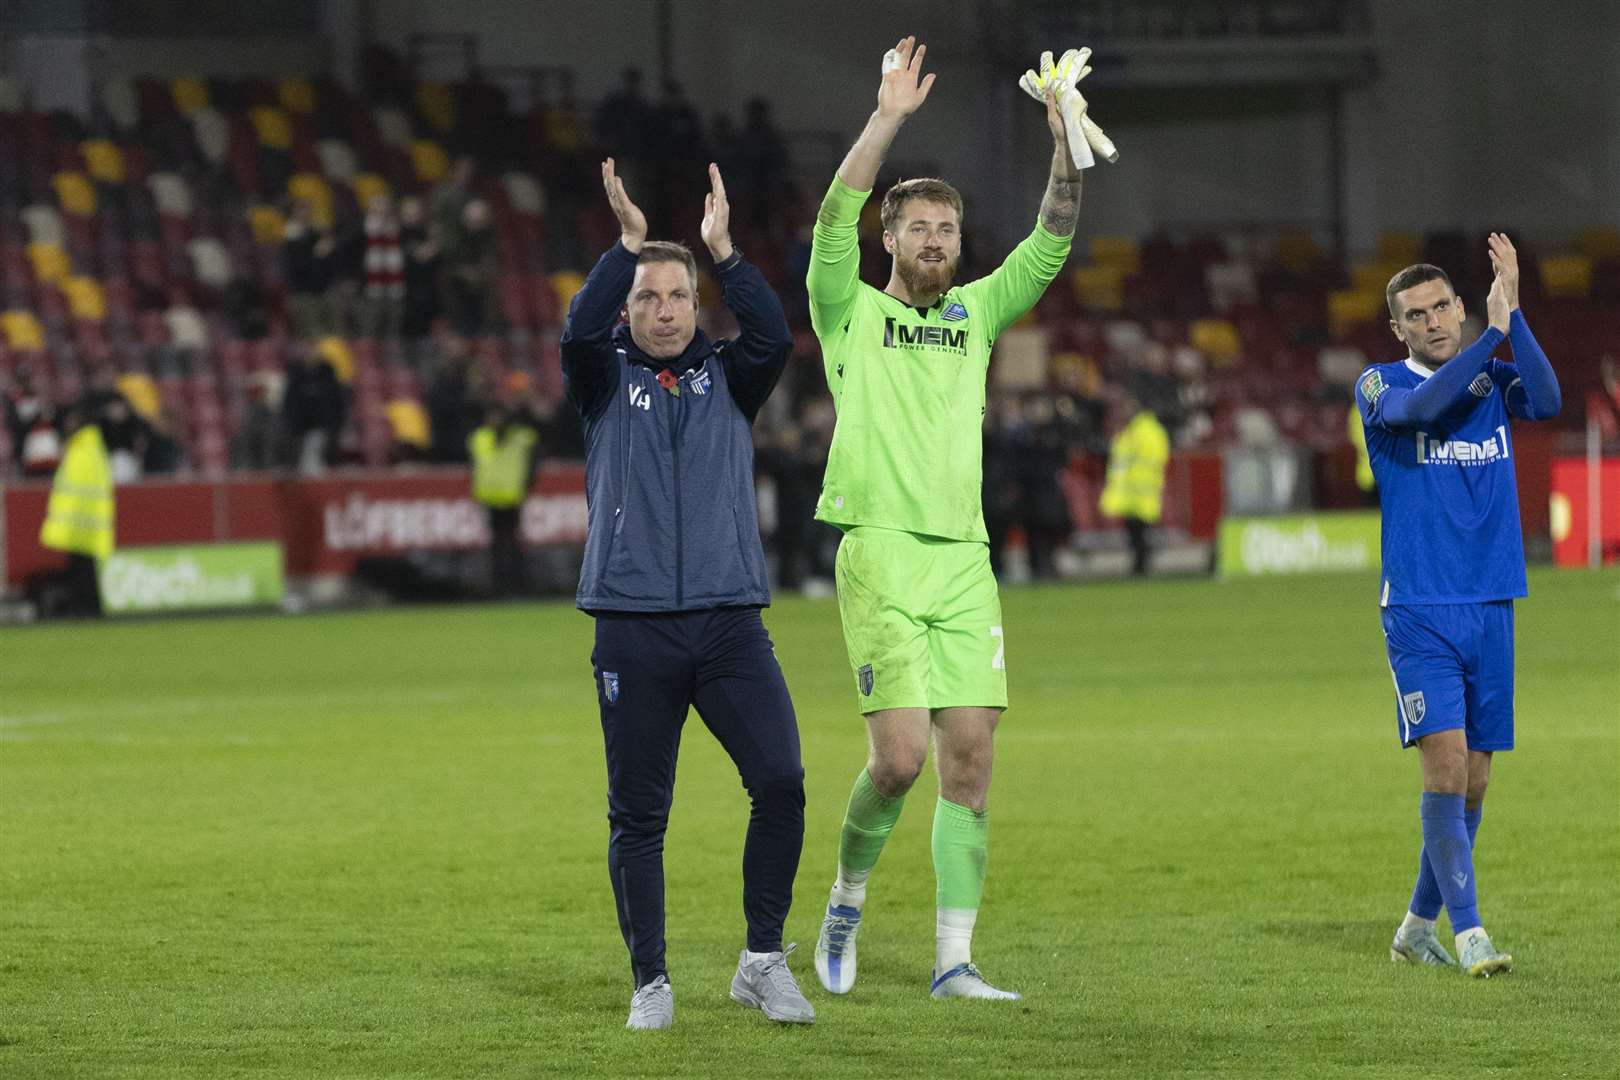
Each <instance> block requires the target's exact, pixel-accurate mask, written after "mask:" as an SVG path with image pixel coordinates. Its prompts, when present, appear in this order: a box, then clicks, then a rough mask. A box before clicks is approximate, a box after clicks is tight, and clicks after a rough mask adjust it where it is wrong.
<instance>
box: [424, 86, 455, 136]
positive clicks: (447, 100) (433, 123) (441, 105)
mask: <svg viewBox="0 0 1620 1080" xmlns="http://www.w3.org/2000/svg"><path fill="white" fill-rule="evenodd" d="M416 107H417V109H418V110H420V111H421V113H422V119H424V120H426V121H427V122H428V126H429V127H431V128H432V129H433V130H434V131H437V132H438V133H439V134H440V135H448V134H450V132H452V131H454V130H455V127H456V99H455V96H454V95H453V94H451V93H450V88H449V87H448V86H446V85H444V83H441V82H431V81H424V82H422V83H419V84H418V85H417V87H416Z"/></svg>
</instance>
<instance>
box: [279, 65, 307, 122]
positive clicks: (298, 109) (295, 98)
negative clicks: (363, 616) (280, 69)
mask: <svg viewBox="0 0 1620 1080" xmlns="http://www.w3.org/2000/svg"><path fill="white" fill-rule="evenodd" d="M276 100H278V101H280V102H281V107H282V108H283V109H286V110H287V111H288V112H290V113H297V114H299V115H300V116H308V115H310V114H311V113H313V112H314V111H315V87H314V85H313V84H312V83H311V82H310V81H309V80H308V79H306V78H304V77H303V76H301V75H291V76H288V77H287V78H285V79H282V80H281V81H280V82H278V83H276Z"/></svg>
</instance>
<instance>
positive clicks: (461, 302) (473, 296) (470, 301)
mask: <svg viewBox="0 0 1620 1080" xmlns="http://www.w3.org/2000/svg"><path fill="white" fill-rule="evenodd" d="M491 222H492V218H491V215H490V209H489V204H488V203H487V202H485V201H484V200H483V199H473V200H471V201H470V202H468V203H467V205H466V206H465V207H464V208H463V209H462V212H461V231H460V233H459V235H458V236H457V237H456V241H455V243H454V245H452V246H451V247H449V248H448V249H447V250H446V251H445V264H446V267H445V290H446V292H447V294H448V295H447V300H448V303H447V304H446V307H447V308H448V309H449V311H450V321H451V322H452V323H453V324H454V325H455V328H456V332H457V333H460V334H462V335H465V336H467V337H478V336H479V335H481V334H484V333H487V332H489V331H490V330H491V329H493V327H492V326H491V325H490V324H491V322H492V317H491V314H490V299H491V294H492V293H493V292H494V289H495V278H496V275H497V274H498V273H499V272H500V266H499V263H498V261H497V258H496V246H495V245H496V239H495V230H494V229H493V228H491Z"/></svg>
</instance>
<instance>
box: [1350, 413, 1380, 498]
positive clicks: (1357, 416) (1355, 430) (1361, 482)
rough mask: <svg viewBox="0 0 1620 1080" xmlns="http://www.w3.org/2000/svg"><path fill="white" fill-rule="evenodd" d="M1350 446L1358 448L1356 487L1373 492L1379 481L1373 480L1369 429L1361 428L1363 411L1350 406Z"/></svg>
mask: <svg viewBox="0 0 1620 1080" xmlns="http://www.w3.org/2000/svg"><path fill="white" fill-rule="evenodd" d="M1349 420H1350V445H1351V446H1354V447H1355V448H1356V487H1358V488H1360V489H1361V490H1362V491H1371V490H1372V489H1373V488H1374V487H1376V486H1377V484H1378V481H1377V480H1376V479H1374V478H1373V471H1372V457H1371V456H1370V455H1369V454H1368V453H1367V429H1366V428H1364V427H1362V426H1361V410H1360V409H1358V408H1356V407H1355V406H1354V405H1352V406H1350V416H1349Z"/></svg>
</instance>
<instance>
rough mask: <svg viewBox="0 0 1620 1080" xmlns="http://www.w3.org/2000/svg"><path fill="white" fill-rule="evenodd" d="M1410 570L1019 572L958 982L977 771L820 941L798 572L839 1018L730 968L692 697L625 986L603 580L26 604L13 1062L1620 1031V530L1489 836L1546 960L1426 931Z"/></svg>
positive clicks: (866, 1054)
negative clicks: (1404, 710) (936, 949)
mask: <svg viewBox="0 0 1620 1080" xmlns="http://www.w3.org/2000/svg"><path fill="white" fill-rule="evenodd" d="M1374 593H1375V584H1374V582H1372V581H1371V580H1368V579H1366V578H1364V577H1337V576H1330V577H1320V578H1313V579H1308V580H1307V579H1297V580H1290V581H1268V582H1257V583H1252V584H1225V585H1223V584H1218V583H1215V582H1212V581H1203V580H1200V581H1164V582H1151V583H1146V584H1107V585H1101V584H1099V585H1088V586H1079V587H1054V588H1047V589H1039V590H1009V591H1008V592H1006V593H1005V595H1004V602H1005V606H1006V614H1005V621H1006V626H1007V656H1008V663H1009V672H1010V675H1011V682H1012V695H1013V708H1012V709H1011V710H1010V711H1009V712H1008V713H1007V715H1006V717H1005V718H1004V720H1003V723H1002V728H1001V732H1000V734H999V736H998V739H997V749H996V755H997V760H996V765H995V770H996V771H995V783H994V785H993V787H992V789H991V804H990V805H991V814H992V819H991V820H992V827H991V847H990V853H991V858H990V879H989V885H988V890H987V896H986V902H985V906H984V908H983V910H982V912H981V915H980V921H979V933H978V937H977V940H976V942H975V945H976V958H977V959H979V960H980V961H981V963H982V964H983V965H984V967H985V969H986V971H987V973H988V974H989V975H990V976H991V978H992V979H994V980H995V981H997V982H1000V983H1003V984H1005V985H1009V986H1012V987H1016V988H1019V989H1021V990H1023V991H1024V993H1025V995H1026V998H1025V1000H1024V1001H1023V1002H1022V1003H1020V1004H1018V1005H1013V1006H1000V1005H994V1004H989V1003H975V1002H934V1001H931V1000H930V999H929V998H928V996H927V986H928V976H929V968H930V965H931V963H932V959H933V954H932V947H933V906H932V905H933V876H932V870H931V868H930V865H929V853H928V837H929V827H930V820H931V816H932V812H933V806H932V804H933V794H934V793H933V786H934V780H933V777H932V773H931V771H930V773H929V774H928V775H925V777H924V779H923V780H921V781H919V784H918V788H917V789H916V791H915V792H914V793H913V795H912V798H911V804H910V806H909V807H908V808H907V810H906V812H905V814H904V816H903V817H902V818H901V820H900V824H899V825H898V827H897V828H896V830H895V833H894V836H893V838H892V840H891V842H890V844H889V847H888V849H887V851H886V852H885V853H884V856H883V859H882V861H881V862H880V863H879V865H878V868H877V871H876V873H875V875H874V877H873V881H872V887H871V893H870V898H869V902H868V908H867V912H868V917H867V922H866V925H865V927H864V928H863V931H862V938H861V981H860V983H859V985H858V986H857V987H856V989H855V992H854V993H853V994H851V995H850V996H848V997H847V998H839V999H834V998H831V997H829V995H827V994H825V993H823V992H822V991H821V989H820V987H819V986H818V985H816V982H815V976H814V972H813V968H812V965H811V959H810V952H811V950H812V949H813V947H814V943H815V938H816V930H817V927H818V925H819V916H820V911H821V908H822V906H823V904H824V903H825V897H826V887H827V886H828V884H829V883H830V880H831V874H832V869H833V862H834V856H835V850H836V838H837V828H838V824H839V819H840V817H841V814H842V809H843V803H844V799H845V797H846V796H847V794H848V790H849V785H850V782H851V780H852V779H853V777H854V774H855V772H856V771H857V770H858V768H859V767H860V764H861V761H862V759H863V755H864V753H865V746H864V737H863V727H862V725H861V722H860V720H859V718H858V717H857V715H856V713H855V711H854V700H853V690H852V685H851V677H850V675H849V672H848V670H847V667H846V664H845V660H844V653H843V648H842V643H841V638H840V636H839V629H838V615H837V610H836V607H835V606H834V605H833V604H832V603H830V602H820V603H812V602H806V601H802V600H797V599H791V600H784V601H783V602H781V603H780V604H778V605H777V606H776V607H775V608H773V609H772V610H771V611H769V612H768V613H767V615H766V622H767V625H768V626H769V627H770V629H771V631H772V634H773V636H774V638H775V640H776V643H777V650H778V654H779V655H780V657H781V659H782V662H783V665H784V667H785V669H786V671H787V675H788V682H789V685H790V686H791V688H792V690H793V694H794V698H795V701H796V703H797V707H798V710H799V722H800V725H801V729H802V732H803V741H804V758H805V764H806V768H807V771H808V800H809V806H808V829H807V835H806V842H805V856H804V861H803V864H802V871H801V874H800V877H799V882H798V894H797V896H798V900H797V904H796V906H795V908H794V911H793V915H792V917H791V918H790V920H789V924H788V930H789V939H790V940H796V941H798V942H799V943H800V951H799V953H798V955H797V956H796V957H795V958H794V967H795V970H796V971H797V972H798V973H799V977H800V981H801V983H803V984H805V986H806V989H807V992H808V994H809V996H810V998H811V1000H812V1002H813V1003H814V1004H815V1006H816V1008H817V1010H818V1018H817V1022H816V1025H815V1026H814V1027H812V1028H808V1029H783V1028H775V1027H772V1026H771V1025H769V1024H768V1023H767V1022H766V1021H765V1020H764V1019H763V1018H762V1017H761V1016H760V1014H758V1013H757V1012H752V1011H748V1010H744V1009H741V1008H739V1007H738V1006H736V1005H734V1004H732V1003H731V1001H729V1000H728V999H727V996H726V990H727V986H728V981H729V979H730V976H731V972H732V969H733V966H734V965H735V962H736V954H737V949H739V948H740V947H741V944H742V923H741V914H740V900H739V890H740V869H739V862H740V852H741V844H742V836H743V828H744V823H745V821H746V815H747V808H746V798H745V796H744V794H743V793H742V791H741V789H740V785H739V783H738V781H737V777H736V773H735V771H734V770H733V769H732V767H731V765H730V763H729V762H728V761H727V760H726V759H725V757H724V756H723V754H722V753H721V752H720V750H719V748H718V747H717V746H716V744H715V743H714V742H713V740H712V739H711V738H710V737H709V735H708V734H707V732H705V731H704V730H703V728H702V726H701V724H700V723H699V722H698V721H697V719H696V717H695V716H694V717H693V718H692V720H691V721H690V722H689V724H688V728H687V737H686V740H685V746H684V751H683V757H682V761H681V769H680V778H679V784H678V788H677V793H676V801H675V809H674V814H673V818H672V822H671V827H670V834H669V838H668V845H667V853H666V861H667V872H668V911H669V934H668V937H669V961H670V966H671V972H672V976H673V980H674V983H675V986H676V1005H677V1009H676V1027H675V1029H674V1030H673V1031H671V1032H667V1033H635V1034H632V1033H629V1032H626V1031H624V1030H623V1029H622V1025H623V1023H624V1016H625V1012H626V1008H627V1005H628V1002H629V995H630V985H629V974H628V963H627V961H626V958H625V953H624V948H623V946H622V944H621V943H620V941H619V937H618V932H617V927H616V924H615V922H614V917H613V910H612V900H611V893H610V891H609V888H608V880H607V874H606V870H605V865H604V855H605V848H606V841H607V826H606V822H605V817H604V815H605V796H604V768H603V764H602V748H601V735H600V729H599V727H598V723H597V718H596V712H595V699H594V696H593V690H592V685H591V675H590V667H589V660H588V656H589V652H590V630H591V627H590V622H589V620H588V619H586V618H585V617H584V616H581V615H579V614H578V613H576V612H574V611H573V610H572V609H571V608H569V607H568V606H566V605H564V604H556V605H515V606H495V607H457V608H428V609H421V608H419V609H396V610H390V611H382V612H374V613H363V614H344V615H326V616H318V617H309V618H296V619H294V618H280V617H263V618H260V617H240V618H216V619H197V620H179V619H176V620H158V621H149V622H137V623H128V624H123V625H112V624H104V625H74V626H61V627H36V628H24V629H11V630H6V631H0V1077H5V1078H7V1080H21V1078H30V1077H47V1076H49V1077H103V1076H106V1077H112V1076H118V1077H123V1076H129V1077H152V1078H164V1080H174V1078H185V1077H208V1078H215V1077H237V1076H240V1077H306V1076H310V1077H316V1076H343V1077H440V1076H445V1077H448V1076H458V1077H459V1076H466V1077H475V1076H477V1077H494V1076H501V1077H504V1076H513V1077H518V1076H580V1077H585V1076H643V1077H676V1076H682V1077H769V1076H807V1077H808V1076H838V1077H840V1078H842V1077H899V1076H918V1077H924V1076H926V1077H947V1076H949V1077H975V1078H976V1077H992V1076H994V1077H1003V1076H1005V1077H1014V1076H1042V1075H1047V1076H1091V1075H1096V1076H1122V1077H1123V1076H1130V1077H1162V1076H1220V1077H1250V1076H1264V1077H1357V1078H1361V1077H1409V1078H1413V1080H1417V1078H1420V1077H1421V1078H1425V1080H1427V1078H1433V1077H1442V1076H1456V1077H1470V1078H1478V1077H1498V1076H1516V1077H1536V1078H1541V1077H1564V1076H1568V1077H1597V1076H1613V1075H1615V1073H1614V1069H1615V1066H1616V1049H1615V1047H1616V1043H1615V1041H1614V1040H1615V1032H1616V1031H1617V1030H1620V976H1617V972H1620V915H1617V908H1616V902H1615V898H1616V882H1617V879H1620V874H1617V871H1620V828H1617V826H1620V574H1616V573H1614V572H1605V573H1603V574H1588V573H1577V572H1562V573H1560V572H1554V571H1550V570H1540V571H1537V572H1534V573H1533V574H1532V579H1531V593H1532V595H1531V598H1530V599H1529V600H1527V601H1524V602H1521V604H1520V605H1519V608H1518V655H1519V663H1518V676H1519V682H1518V695H1517V697H1518V732H1519V749H1518V750H1517V751H1515V752H1514V753H1512V754H1507V755H1503V756H1501V757H1500V758H1499V759H1498V762H1497V766H1496V769H1495V775H1494V778H1493V784H1492V787H1491V794H1490V797H1489V798H1488V799H1487V800H1486V810H1485V819H1484V826H1483V829H1482V831H1481V834H1480V845H1479V852H1478V866H1479V878H1480V882H1481V887H1480V899H1481V907H1482V911H1483V913H1484V915H1485V918H1486V925H1487V927H1488V928H1489V929H1490V930H1491V932H1492V934H1493V936H1494V938H1495V939H1496V940H1497V942H1498V943H1499V944H1500V945H1501V946H1503V947H1504V948H1506V949H1508V950H1509V951H1511V952H1512V953H1513V955H1514V958H1515V961H1516V964H1517V970H1516V971H1515V972H1514V973H1513V974H1512V975H1511V976H1508V977H1505V978H1497V979H1492V980H1490V981H1489V982H1475V981H1471V980H1468V979H1465V978H1463V977H1461V976H1460V975H1458V974H1456V973H1455V972H1445V971H1433V970H1418V969H1413V968H1408V967H1404V966H1400V967H1397V966H1395V965H1392V964H1391V963H1390V962H1389V960H1388V951H1387V947H1388V943H1389V938H1390V935H1391V932H1392V931H1393V930H1394V928H1395V924H1396V922H1397V921H1398V919H1399V918H1400V916H1401V913H1402V911H1403V908H1404V905H1405V902H1406V900H1407V897H1408V890H1409V889H1410V886H1411V880H1412V875H1413V872H1414V870H1415V868H1416V865H1417V855H1418V833H1417V802H1418V774H1417V761H1416V758H1415V756H1414V755H1412V754H1409V753H1408V754H1403V753H1402V752H1400V751H1399V750H1397V749H1396V746H1395V741H1394V740H1395V721H1394V705H1393V700H1392V698H1393V693H1392V690H1391V685H1390V678H1389V673H1388V670H1387V668H1386V666H1385V661H1384V655H1383V649H1382V640H1381V636H1380V633H1379V626H1378V618H1377V611H1376V608H1375V607H1374Z"/></svg>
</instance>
